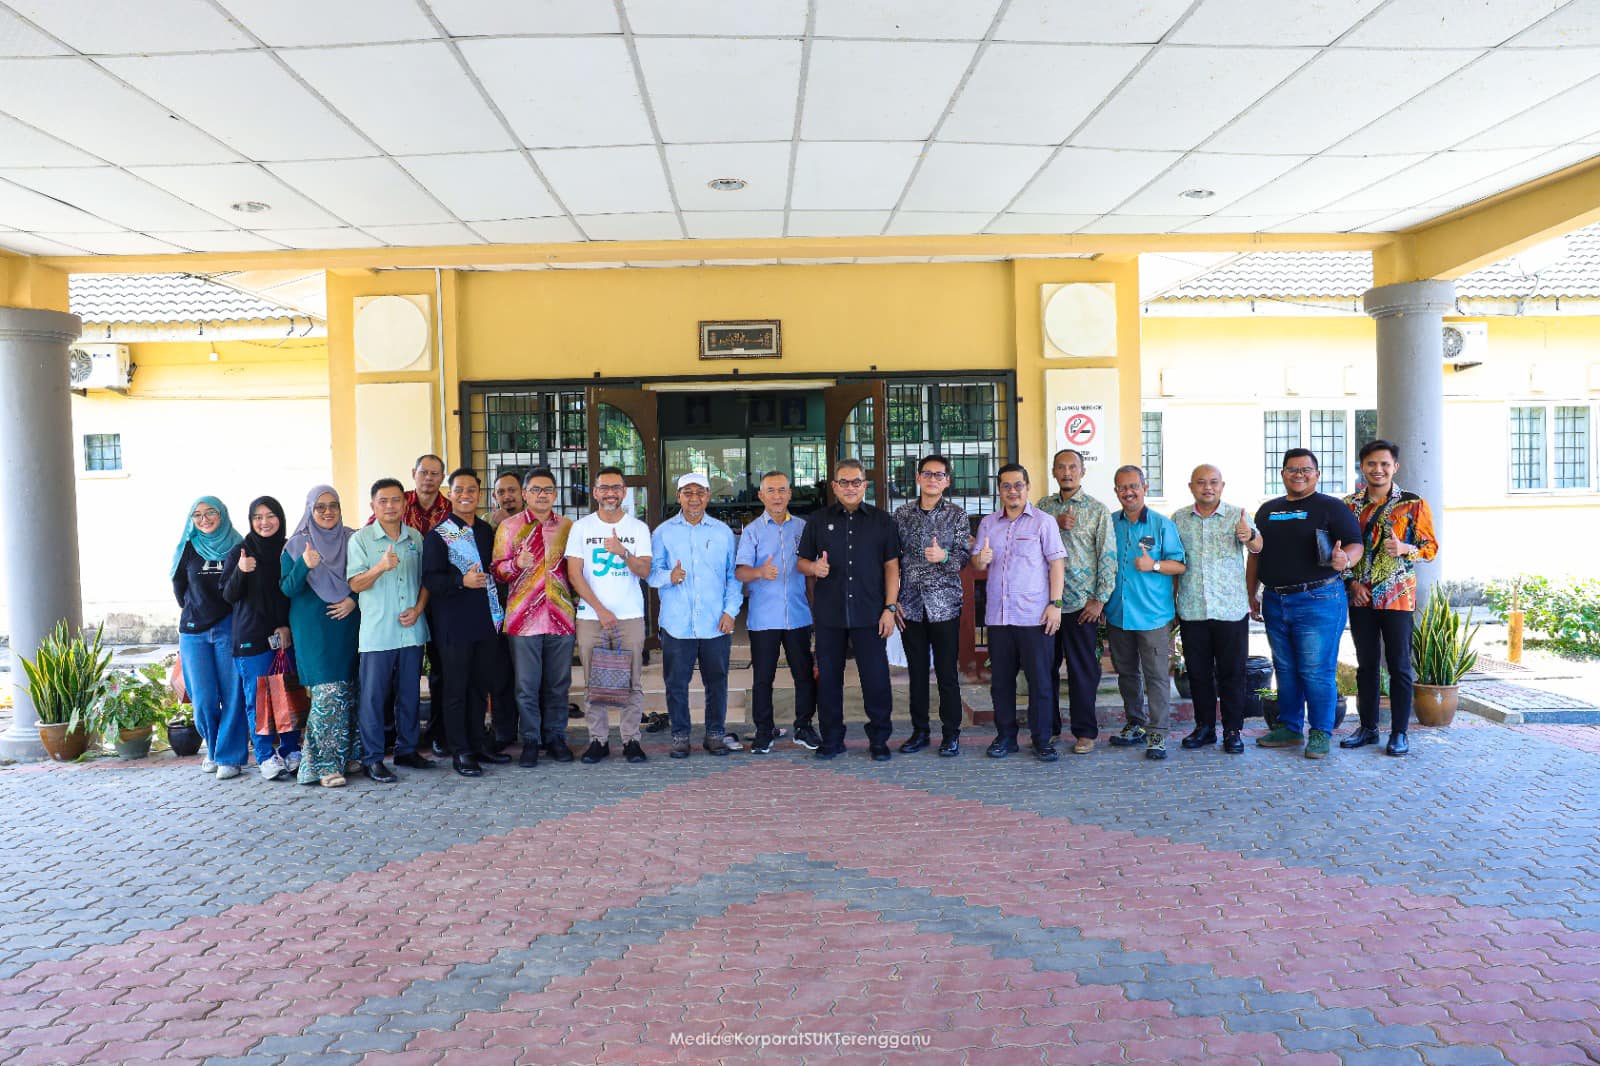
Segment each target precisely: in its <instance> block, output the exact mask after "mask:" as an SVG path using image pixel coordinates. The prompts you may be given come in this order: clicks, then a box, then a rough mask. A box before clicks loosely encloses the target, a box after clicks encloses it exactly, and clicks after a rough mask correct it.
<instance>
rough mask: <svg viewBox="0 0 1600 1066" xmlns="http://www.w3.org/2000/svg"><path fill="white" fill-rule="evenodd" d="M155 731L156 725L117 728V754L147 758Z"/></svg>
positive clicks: (123, 756) (129, 757)
mask: <svg viewBox="0 0 1600 1066" xmlns="http://www.w3.org/2000/svg"><path fill="white" fill-rule="evenodd" d="M154 732H155V727H154V726H148V725H143V726H140V727H139V728H138V729H119V730H117V743H116V749H117V755H118V756H119V757H121V758H124V759H145V758H148V757H149V756H150V737H151V735H152V734H153V733H154Z"/></svg>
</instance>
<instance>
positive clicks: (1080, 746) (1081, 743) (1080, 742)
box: [1072, 737, 1094, 755]
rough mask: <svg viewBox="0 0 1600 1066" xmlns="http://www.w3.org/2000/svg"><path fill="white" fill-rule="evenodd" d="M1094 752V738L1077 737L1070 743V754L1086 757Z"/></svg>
mask: <svg viewBox="0 0 1600 1066" xmlns="http://www.w3.org/2000/svg"><path fill="white" fill-rule="evenodd" d="M1093 750H1094V737H1078V738H1077V739H1076V740H1074V741H1073V742H1072V754H1074V755H1087V754H1089V753H1090V752H1091V751H1093Z"/></svg>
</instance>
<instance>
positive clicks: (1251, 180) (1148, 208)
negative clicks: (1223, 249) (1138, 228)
mask: <svg viewBox="0 0 1600 1066" xmlns="http://www.w3.org/2000/svg"><path fill="white" fill-rule="evenodd" d="M1303 162H1305V157H1304V156H1283V155H1209V154H1205V153H1200V152H1196V153H1195V154H1193V155H1190V156H1187V157H1185V158H1184V159H1183V160H1181V161H1180V162H1179V163H1178V164H1177V165H1176V166H1174V167H1173V168H1172V169H1171V170H1168V171H1167V172H1166V173H1164V174H1162V175H1161V176H1160V177H1158V178H1156V179H1155V180H1154V181H1152V182H1151V183H1150V184H1149V185H1147V186H1145V187H1144V188H1143V189H1141V190H1139V192H1138V193H1136V194H1135V195H1134V196H1132V197H1130V198H1129V199H1128V200H1127V201H1126V202H1125V203H1122V204H1120V205H1119V206H1118V207H1117V212H1118V213H1119V214H1124V215H1170V214H1172V213H1173V212H1174V211H1192V212H1194V213H1195V214H1212V213H1214V212H1216V211H1220V210H1222V209H1223V208H1225V207H1227V206H1228V205H1229V204H1231V203H1233V202H1234V201H1235V200H1238V199H1239V198H1241V197H1242V196H1244V195H1245V194H1246V193H1249V192H1253V191H1255V190H1256V189H1259V188H1261V187H1262V186H1263V185H1265V184H1267V183H1268V182H1270V181H1271V180H1272V179H1274V178H1276V177H1278V176H1279V175H1281V174H1283V173H1284V172H1285V171H1288V170H1291V169H1293V168H1294V167H1295V166H1297V165H1298V164H1300V163H1303ZM1187 189H1209V190H1210V191H1211V192H1213V193H1215V194H1216V195H1214V196H1210V197H1207V198H1206V199H1203V200H1189V199H1186V198H1185V197H1183V196H1181V195H1179V194H1180V193H1182V192H1184V191H1185V190H1187ZM1235 213H1236V214H1240V213H1242V212H1235Z"/></svg>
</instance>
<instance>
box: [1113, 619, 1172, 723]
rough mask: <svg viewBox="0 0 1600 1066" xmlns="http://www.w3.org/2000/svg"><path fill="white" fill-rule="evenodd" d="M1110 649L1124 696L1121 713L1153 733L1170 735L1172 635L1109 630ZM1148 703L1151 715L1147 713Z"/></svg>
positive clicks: (1162, 629) (1159, 631)
mask: <svg viewBox="0 0 1600 1066" xmlns="http://www.w3.org/2000/svg"><path fill="white" fill-rule="evenodd" d="M1106 637H1107V643H1108V644H1110V645H1111V664H1112V665H1113V666H1115V667H1116V668H1117V689H1118V691H1120V692H1121V693H1122V709H1123V711H1124V712H1126V714H1127V716H1128V722H1129V723H1130V724H1134V725H1142V726H1145V727H1146V728H1148V729H1150V730H1151V731H1153V732H1157V733H1165V732H1166V731H1167V713H1168V711H1169V710H1170V709H1171V703H1172V680H1171V676H1170V673H1169V671H1170V669H1171V666H1172V631H1171V630H1170V629H1169V628H1168V627H1166V626H1162V627H1160V628H1159V629H1118V628H1117V627H1116V626H1114V625H1107V626H1106ZM1146 700H1148V701H1149V705H1150V713H1149V714H1146V713H1145V702H1146Z"/></svg>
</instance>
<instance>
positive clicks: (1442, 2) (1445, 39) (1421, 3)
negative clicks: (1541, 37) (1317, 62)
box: [1344, 0, 1561, 48]
mask: <svg viewBox="0 0 1600 1066" xmlns="http://www.w3.org/2000/svg"><path fill="white" fill-rule="evenodd" d="M1560 6H1561V5H1560V3H1559V2H1553V0H1493V2H1492V3H1486V2H1483V0H1478V2H1476V3H1462V2H1460V0H1390V2H1389V3H1388V4H1386V5H1385V6H1384V8H1383V10H1381V11H1379V12H1377V13H1376V14H1375V15H1373V16H1372V17H1371V18H1369V19H1368V20H1367V21H1366V22H1364V23H1362V24H1361V25H1360V26H1358V27H1357V28H1356V29H1355V31H1354V32H1352V33H1351V34H1350V36H1349V37H1347V38H1345V41H1344V43H1346V44H1350V45H1357V46H1360V45H1370V46H1372V47H1374V48H1492V47H1494V46H1495V45H1497V44H1500V43H1501V42H1502V41H1506V40H1508V39H1510V38H1512V37H1515V36H1516V35H1517V34H1519V33H1521V32H1522V31H1523V30H1525V29H1527V28H1528V27H1529V26H1532V25H1533V24H1534V23H1535V22H1538V21H1539V20H1540V19H1542V18H1544V17H1545V16H1546V15H1549V14H1550V13H1551V12H1552V11H1554V10H1555V9H1556V8H1558V7H1560Z"/></svg>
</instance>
